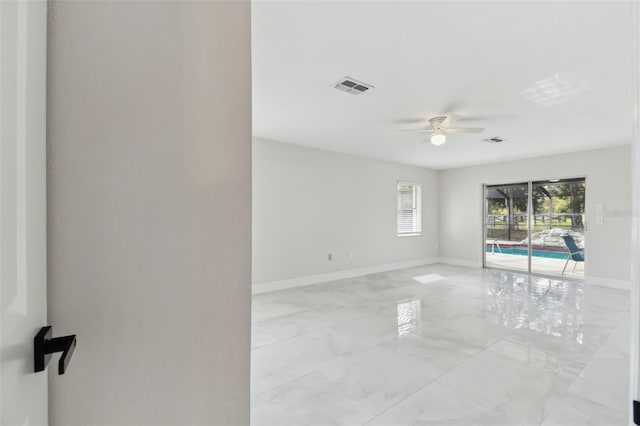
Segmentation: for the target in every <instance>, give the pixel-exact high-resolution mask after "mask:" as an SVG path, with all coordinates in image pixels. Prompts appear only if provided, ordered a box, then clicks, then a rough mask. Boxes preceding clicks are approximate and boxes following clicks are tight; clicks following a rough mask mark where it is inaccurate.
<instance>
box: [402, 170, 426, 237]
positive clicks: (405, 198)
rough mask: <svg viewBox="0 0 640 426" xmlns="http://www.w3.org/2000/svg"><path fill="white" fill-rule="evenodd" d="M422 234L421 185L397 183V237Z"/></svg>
mask: <svg viewBox="0 0 640 426" xmlns="http://www.w3.org/2000/svg"><path fill="white" fill-rule="evenodd" d="M421 232H422V185H420V184H418V183H410V182H398V235H420V233H421Z"/></svg>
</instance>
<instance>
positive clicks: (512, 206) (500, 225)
mask: <svg viewBox="0 0 640 426" xmlns="http://www.w3.org/2000/svg"><path fill="white" fill-rule="evenodd" d="M484 200H485V221H484V223H485V236H486V238H485V241H486V246H485V265H486V266H487V267H491V268H500V269H509V270H515V271H524V272H527V271H529V243H528V237H529V213H528V211H529V207H528V206H529V184H528V183H518V184H510V185H491V186H485V191H484Z"/></svg>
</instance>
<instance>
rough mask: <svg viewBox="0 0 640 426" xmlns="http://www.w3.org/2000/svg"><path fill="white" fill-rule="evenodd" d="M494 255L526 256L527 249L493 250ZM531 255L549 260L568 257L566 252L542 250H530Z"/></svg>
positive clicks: (488, 248) (488, 249) (489, 250)
mask: <svg viewBox="0 0 640 426" xmlns="http://www.w3.org/2000/svg"><path fill="white" fill-rule="evenodd" d="M487 253H491V247H487ZM495 253H498V254H500V253H502V254H519V255H521V256H526V255H527V249H523V248H503V249H502V250H501V249H499V248H498V247H496V248H495ZM531 254H532V255H533V256H535V257H547V258H550V259H566V258H567V256H568V255H569V253H568V252H563V251H544V250H532V251H531Z"/></svg>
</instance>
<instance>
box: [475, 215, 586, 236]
mask: <svg viewBox="0 0 640 426" xmlns="http://www.w3.org/2000/svg"><path fill="white" fill-rule="evenodd" d="M532 216H533V223H532V224H531V225H532V226H531V227H532V231H533V232H537V231H541V230H543V229H552V228H564V229H567V230H569V229H570V230H574V231H582V230H584V225H585V217H584V215H583V214H578V213H575V214H574V213H554V214H551V215H550V214H548V213H539V214H534V215H532ZM528 220H529V215H528V214H526V213H519V214H512V215H511V220H510V221H509V215H506V214H489V215H487V217H486V225H487V238H495V239H502V240H510V241H520V240H523V239H525V238H527V231H528V227H529V224H528ZM509 225H510V226H509Z"/></svg>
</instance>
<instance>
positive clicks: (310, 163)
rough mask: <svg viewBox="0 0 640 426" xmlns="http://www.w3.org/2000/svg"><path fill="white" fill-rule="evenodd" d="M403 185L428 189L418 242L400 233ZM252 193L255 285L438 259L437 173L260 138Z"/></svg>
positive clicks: (254, 144)
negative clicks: (399, 197)
mask: <svg viewBox="0 0 640 426" xmlns="http://www.w3.org/2000/svg"><path fill="white" fill-rule="evenodd" d="M398 180H406V181H412V182H420V183H422V184H423V212H422V214H423V221H422V230H423V232H422V236H420V237H398V236H397V235H396V208H397V193H396V187H397V181H398ZM253 195H254V197H253V282H254V283H265V282H272V281H278V280H285V279H291V278H298V277H303V276H309V275H316V274H323V273H329V272H335V271H343V270H350V269H357V268H364V267H369V266H379V265H385V264H392V263H397V262H405V261H413V260H420V259H427V258H432V257H435V256H437V252H438V250H437V246H436V244H437V240H438V229H437V224H438V202H437V200H438V177H437V172H435V171H430V170H427V169H423V168H418V167H411V166H405V165H400V164H394V163H389V162H384V161H377V160H369V159H364V158H360V157H354V156H351V155H344V154H337V153H332V152H328V151H320V150H316V149H310V148H305V147H301V146H296V145H290V144H284V143H279V142H273V141H268V140H264V139H255V140H254V143H253ZM350 250H352V252H353V258H349V251H350ZM328 253H332V254H333V260H332V261H328V260H327V254H328Z"/></svg>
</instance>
